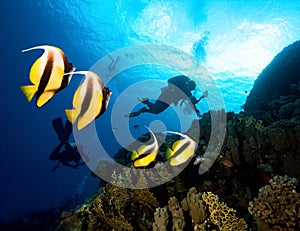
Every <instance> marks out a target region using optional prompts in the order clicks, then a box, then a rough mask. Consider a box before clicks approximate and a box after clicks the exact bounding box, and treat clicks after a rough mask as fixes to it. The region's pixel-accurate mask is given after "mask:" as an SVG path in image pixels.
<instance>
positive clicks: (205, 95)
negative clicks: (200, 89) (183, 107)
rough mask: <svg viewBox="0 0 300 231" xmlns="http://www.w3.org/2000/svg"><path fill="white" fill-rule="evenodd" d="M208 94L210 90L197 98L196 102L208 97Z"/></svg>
mask: <svg viewBox="0 0 300 231" xmlns="http://www.w3.org/2000/svg"><path fill="white" fill-rule="evenodd" d="M207 96H208V91H205V92H204V93H203V95H202V96H201V97H200V98H199V99H197V100H196V101H195V104H197V103H199V102H200V100H201V99H203V98H205V97H207Z"/></svg>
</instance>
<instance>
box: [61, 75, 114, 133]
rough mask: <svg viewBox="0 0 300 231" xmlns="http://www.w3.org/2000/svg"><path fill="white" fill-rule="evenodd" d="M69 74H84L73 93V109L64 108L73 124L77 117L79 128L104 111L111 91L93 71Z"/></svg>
mask: <svg viewBox="0 0 300 231" xmlns="http://www.w3.org/2000/svg"><path fill="white" fill-rule="evenodd" d="M67 74H68V73H67ZM71 74H81V75H84V76H85V79H84V80H83V82H82V83H81V85H80V86H79V87H78V88H77V90H76V91H75V93H74V96H73V107H74V109H67V110H65V112H66V115H67V117H68V119H69V121H70V122H71V123H72V124H74V123H75V121H76V119H77V129H78V130H81V129H82V128H84V127H86V126H87V125H89V124H90V123H91V122H92V121H93V120H94V119H96V118H98V117H99V116H100V115H102V114H103V113H104V112H105V111H106V109H107V105H108V102H109V99H110V96H111V91H110V90H109V89H108V88H106V87H104V85H103V83H102V80H101V79H100V77H99V76H98V75H97V74H96V73H95V72H92V71H77V72H73V73H71Z"/></svg>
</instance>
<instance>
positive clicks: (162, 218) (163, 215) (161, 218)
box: [153, 206, 169, 231]
mask: <svg viewBox="0 0 300 231" xmlns="http://www.w3.org/2000/svg"><path fill="white" fill-rule="evenodd" d="M168 219H169V215H168V208H167V206H165V207H163V208H157V209H156V211H155V213H154V223H153V231H167V225H168V222H169V221H168Z"/></svg>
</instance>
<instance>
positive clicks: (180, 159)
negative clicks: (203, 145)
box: [166, 131, 198, 166]
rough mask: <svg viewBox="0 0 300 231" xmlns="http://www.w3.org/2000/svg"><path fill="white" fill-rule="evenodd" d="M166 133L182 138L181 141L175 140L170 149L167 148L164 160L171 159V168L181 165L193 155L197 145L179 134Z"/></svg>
mask: <svg viewBox="0 0 300 231" xmlns="http://www.w3.org/2000/svg"><path fill="white" fill-rule="evenodd" d="M166 133H172V134H176V135H180V136H181V137H183V139H181V140H177V141H175V142H174V143H173V144H172V149H171V148H170V147H168V148H167V151H166V159H167V160H168V159H171V160H170V165H171V166H177V165H180V164H183V163H185V162H186V161H188V160H189V159H190V158H192V157H193V156H194V155H195V151H196V149H197V146H198V144H197V143H196V142H195V141H194V140H192V139H191V138H190V137H188V136H187V135H184V134H182V133H179V132H171V131H168V132H166Z"/></svg>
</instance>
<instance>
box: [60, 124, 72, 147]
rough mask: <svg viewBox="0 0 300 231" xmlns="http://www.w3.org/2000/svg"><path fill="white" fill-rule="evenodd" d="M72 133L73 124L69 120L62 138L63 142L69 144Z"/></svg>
mask: <svg viewBox="0 0 300 231" xmlns="http://www.w3.org/2000/svg"><path fill="white" fill-rule="evenodd" d="M71 133H72V123H71V122H70V121H69V120H66V123H65V129H64V135H63V137H62V140H61V142H63V143H68V140H69V137H70V135H71Z"/></svg>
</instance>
